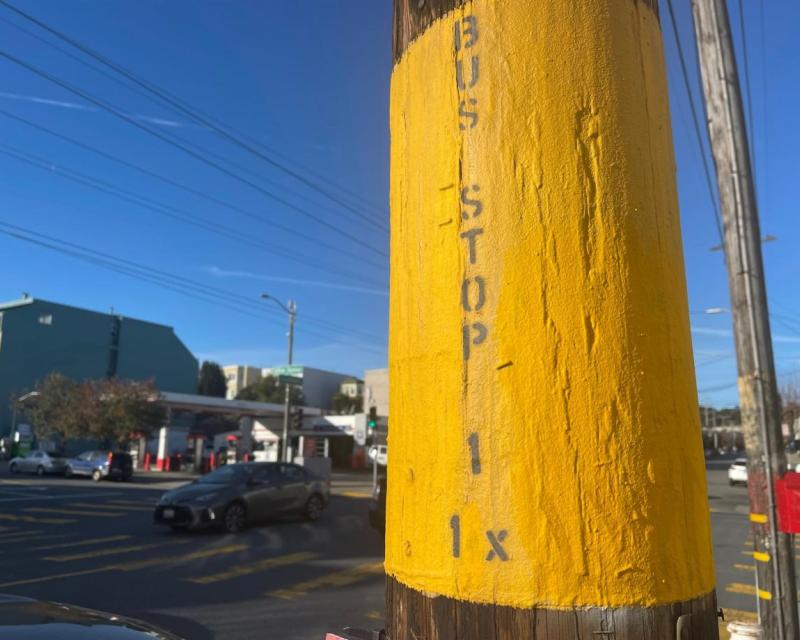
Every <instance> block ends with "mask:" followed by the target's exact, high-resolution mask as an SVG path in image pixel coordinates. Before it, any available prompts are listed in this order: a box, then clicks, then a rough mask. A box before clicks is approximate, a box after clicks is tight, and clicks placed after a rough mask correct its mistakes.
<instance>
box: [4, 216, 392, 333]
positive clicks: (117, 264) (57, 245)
mask: <svg viewBox="0 0 800 640" xmlns="http://www.w3.org/2000/svg"><path fill="white" fill-rule="evenodd" d="M0 233H4V234H6V235H9V236H12V237H14V238H17V239H19V240H23V241H26V242H30V243H33V244H37V245H39V246H42V247H45V248H48V249H52V250H54V251H58V252H59V253H63V254H66V255H70V256H72V257H76V258H79V259H82V260H84V261H88V262H91V263H92V264H97V265H101V266H105V267H109V268H112V270H115V271H118V272H120V273H125V274H127V275H134V276H137V277H140V278H146V279H147V280H148V281H150V282H153V283H156V284H161V285H167V286H168V287H169V288H171V289H172V290H175V288H180V289H181V290H182V292H183V293H186V292H189V293H190V294H191V295H200V296H203V297H204V299H205V301H209V300H210V301H212V302H220V300H222V301H224V302H225V303H226V304H229V305H234V306H235V309H236V310H238V311H241V310H245V311H247V312H248V314H250V315H253V313H260V314H268V315H278V316H281V315H282V314H281V313H280V312H279V311H277V310H275V309H272V308H270V307H267V306H265V305H263V304H261V303H260V302H259V301H257V300H253V299H251V298H248V297H246V296H243V295H240V294H237V293H233V292H230V291H227V290H225V289H222V288H220V287H215V286H213V285H208V284H205V283H202V282H199V281H197V280H192V279H190V278H185V277H183V276H178V275H176V274H172V273H169V272H167V271H164V270H161V269H156V268H153V267H148V266H146V265H143V264H141V263H137V262H134V261H132V260H126V259H124V258H119V257H117V256H113V255H111V254H108V253H104V252H102V251H97V250H95V249H91V248H89V247H84V246H81V245H79V244H75V243H72V242H69V241H66V240H62V239H59V238H55V237H53V236H48V235H46V234H43V233H38V232H36V231H32V230H30V229H25V228H24V227H20V226H18V225H14V224H11V223H7V222H2V221H0ZM22 234H27V235H22ZM31 236H33V237H31ZM254 317H258V318H260V317H262V316H261V315H254ZM298 318H300V319H301V320H302V321H305V322H306V323H309V324H314V325H317V326H319V327H320V328H321V329H323V330H325V331H327V332H330V333H333V334H336V333H338V334H342V335H349V336H356V337H365V338H368V339H371V340H381V338H380V337H378V336H376V335H374V334H371V333H368V332H363V331H359V330H355V329H350V328H347V327H342V326H340V325H336V324H333V323H330V322H325V321H322V320H317V319H315V318H313V317H310V316H306V315H305V314H299V315H298ZM306 331H308V330H306ZM311 333H315V332H314V331H313V330H312V331H311ZM315 335H318V336H319V337H322V338H328V337H329V336H326V335H322V334H320V333H319V332H316V333H315Z"/></svg>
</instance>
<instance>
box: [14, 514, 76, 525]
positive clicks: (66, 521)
mask: <svg viewBox="0 0 800 640" xmlns="http://www.w3.org/2000/svg"><path fill="white" fill-rule="evenodd" d="M0 520H11V521H12V522H35V523H38V524H72V523H73V522H77V520H70V519H68V518H34V517H33V516H23V515H12V514H10V513H0Z"/></svg>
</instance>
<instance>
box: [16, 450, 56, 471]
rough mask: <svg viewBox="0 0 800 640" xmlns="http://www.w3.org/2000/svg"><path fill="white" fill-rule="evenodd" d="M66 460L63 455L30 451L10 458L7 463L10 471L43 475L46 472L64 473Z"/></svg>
mask: <svg viewBox="0 0 800 640" xmlns="http://www.w3.org/2000/svg"><path fill="white" fill-rule="evenodd" d="M66 464H67V461H66V459H65V458H64V457H62V456H59V455H56V454H55V453H46V452H45V451H31V452H30V453H29V454H28V455H26V456H24V457H21V456H20V457H17V458H12V459H11V462H9V463H8V470H9V471H10V472H11V473H24V472H27V473H35V474H36V475H38V476H43V475H44V474H46V473H58V474H61V473H64V467H65V466H66Z"/></svg>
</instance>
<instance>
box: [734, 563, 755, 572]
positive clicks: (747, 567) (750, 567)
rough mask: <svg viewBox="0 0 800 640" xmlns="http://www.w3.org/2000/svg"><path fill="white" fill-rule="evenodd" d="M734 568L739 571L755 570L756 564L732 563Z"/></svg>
mask: <svg viewBox="0 0 800 640" xmlns="http://www.w3.org/2000/svg"><path fill="white" fill-rule="evenodd" d="M733 568H734V569H739V570H740V571H755V570H756V565H754V564H735V565H733Z"/></svg>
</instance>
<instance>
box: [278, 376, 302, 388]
mask: <svg viewBox="0 0 800 640" xmlns="http://www.w3.org/2000/svg"><path fill="white" fill-rule="evenodd" d="M278 382H280V383H281V384H288V385H291V386H294V387H302V386H303V379H302V378H298V377H297V376H285V375H283V374H281V375H279V376H278Z"/></svg>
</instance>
